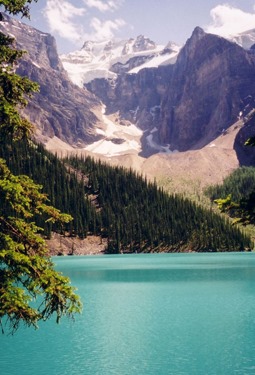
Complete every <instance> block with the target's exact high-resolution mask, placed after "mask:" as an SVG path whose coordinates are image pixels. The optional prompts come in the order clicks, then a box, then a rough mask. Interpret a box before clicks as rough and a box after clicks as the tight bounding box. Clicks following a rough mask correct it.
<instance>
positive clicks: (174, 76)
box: [86, 28, 255, 151]
mask: <svg viewBox="0 0 255 375" xmlns="http://www.w3.org/2000/svg"><path fill="white" fill-rule="evenodd" d="M86 87H87V88H88V89H89V90H90V91H91V92H93V93H95V94H96V95H98V96H99V97H100V99H101V100H102V101H103V102H104V103H105V104H106V105H107V109H108V111H109V112H111V111H117V110H118V111H119V113H120V115H121V116H123V117H124V118H127V119H128V120H130V121H132V122H134V123H136V124H138V125H139V127H140V128H142V129H143V130H147V131H152V129H154V130H153V137H154V141H155V142H157V143H159V144H161V145H166V144H168V145H170V149H171V150H175V149H177V150H179V151H185V150H188V149H196V148H201V147H203V146H204V145H206V144H208V143H209V142H210V141H212V140H213V139H214V138H216V137H217V136H218V135H220V134H221V133H224V132H225V130H226V129H227V128H228V127H229V126H230V125H231V124H233V123H234V122H235V121H236V120H237V118H238V116H239V115H240V113H242V111H243V110H244V108H245V104H244V103H245V100H246V98H247V97H252V98H255V56H254V53H253V52H252V50H251V51H246V50H244V49H243V48H242V47H240V46H239V45H237V44H236V43H233V42H230V41H228V40H226V39H224V38H221V37H218V36H216V35H212V34H206V33H205V32H204V31H203V30H202V29H201V28H196V29H195V30H194V32H193V34H192V36H191V38H190V39H189V40H188V41H187V42H186V44H185V46H184V47H183V48H182V50H181V51H180V53H179V55H178V57H177V61H176V63H175V64H172V65H166V66H161V67H158V68H153V69H143V70H141V71H139V72H138V73H137V74H120V75H119V76H118V78H117V79H115V80H104V79H101V80H94V81H91V82H90V83H88V84H87V85H86ZM145 137H146V135H145Z"/></svg>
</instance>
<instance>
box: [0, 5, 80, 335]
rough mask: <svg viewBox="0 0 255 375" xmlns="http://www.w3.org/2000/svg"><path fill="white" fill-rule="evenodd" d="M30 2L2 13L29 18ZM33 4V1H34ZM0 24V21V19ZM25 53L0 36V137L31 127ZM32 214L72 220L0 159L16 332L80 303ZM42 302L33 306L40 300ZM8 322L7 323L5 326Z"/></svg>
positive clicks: (0, 307)
mask: <svg viewBox="0 0 255 375" xmlns="http://www.w3.org/2000/svg"><path fill="white" fill-rule="evenodd" d="M32 1H33V0H26V1H25V0H11V1H9V0H0V10H1V8H2V9H3V10H4V11H7V12H9V13H10V14H20V15H22V16H24V17H29V4H31V3H32ZM35 1H36V0H35ZM0 22H1V21H0ZM23 53H24V52H23V51H18V50H16V49H15V41H14V39H13V38H11V37H9V36H7V35H5V34H3V33H0V138H1V144H3V143H4V142H9V141H10V139H12V140H13V139H14V140H20V139H21V138H24V137H25V138H26V137H28V136H29V135H30V134H31V132H32V125H31V124H30V123H29V121H28V120H27V119H26V118H24V117H22V116H21V115H20V109H21V108H22V107H24V106H26V104H27V100H28V98H29V96H31V94H32V93H33V92H34V91H36V90H38V86H37V85H36V84H35V83H33V82H31V81H30V80H29V79H28V78H26V77H20V76H19V75H17V74H16V73H15V65H16V63H17V61H18V59H19V58H20V57H21V56H22V54H23ZM36 215H45V216H47V221H48V222H49V223H54V222H56V221H60V222H62V223H65V222H68V221H70V219H71V217H70V215H65V214H61V213H60V211H59V210H57V209H56V208H54V207H52V206H50V205H49V204H48V200H47V196H46V195H45V194H43V193H42V192H41V186H39V185H37V184H35V183H34V182H33V181H32V180H31V179H30V178H29V177H28V176H25V175H20V176H15V175H14V174H13V173H11V171H10V170H9V168H8V167H7V165H6V163H5V161H4V160H3V159H0V325H1V327H2V331H3V330H4V329H5V327H7V329H10V331H11V332H14V331H15V330H16V329H17V328H18V327H19V324H20V323H21V322H24V323H25V324H26V325H27V326H34V327H36V326H37V322H38V321H39V320H45V319H48V318H49V317H51V316H52V315H55V314H56V319H57V321H59V319H60V318H61V316H63V315H68V316H73V314H74V313H76V312H79V311H80V310H81V303H80V300H79V298H78V296H77V295H76V294H75V292H74V288H73V287H71V286H70V280H69V279H68V278H66V277H64V276H63V275H62V274H60V273H59V272H57V271H56V270H55V269H54V266H53V263H52V262H51V260H50V258H49V256H48V255H47V254H48V250H47V247H46V245H45V242H44V241H43V239H42V238H41V236H40V235H39V230H40V228H39V227H38V226H37V225H36V224H35V222H34V221H35V216H36ZM38 297H40V304H38V303H36V302H34V301H35V300H37V301H38ZM8 324H9V325H8Z"/></svg>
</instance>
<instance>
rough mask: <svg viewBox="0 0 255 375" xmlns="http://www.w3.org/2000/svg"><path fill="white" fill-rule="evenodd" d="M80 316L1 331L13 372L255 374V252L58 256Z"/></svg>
mask: <svg viewBox="0 0 255 375" xmlns="http://www.w3.org/2000/svg"><path fill="white" fill-rule="evenodd" d="M54 261H55V262H56V265H57V268H58V269H59V270H61V271H63V273H64V274H67V275H69V276H70V277H71V279H72V283H73V284H74V285H75V286H77V287H78V293H79V294H80V296H81V298H82V301H83V304H84V311H83V313H82V315H80V316H77V317H76V320H75V322H74V323H73V322H71V321H68V320H62V321H61V324H60V325H56V324H55V323H54V321H50V322H47V323H44V324H41V325H40V329H39V330H37V331H34V330H33V329H31V328H30V329H20V330H19V331H18V332H17V334H15V335H14V336H13V337H12V336H0V346H1V349H2V350H1V356H0V368H1V373H2V374H5V375H83V374H86V375H167V374H171V375H172V374H173V375H181V374H185V375H200V374H201V375H213V374H215V375H221V374H222V375H234V374H241V375H245V374H254V373H255V254H253V253H243V254H241V253H222V254H148V255H117V256H95V257H63V258H54Z"/></svg>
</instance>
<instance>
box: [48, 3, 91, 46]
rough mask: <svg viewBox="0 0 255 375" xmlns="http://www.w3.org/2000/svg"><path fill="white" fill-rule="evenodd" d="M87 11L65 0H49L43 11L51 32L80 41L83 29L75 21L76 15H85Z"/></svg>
mask: <svg viewBox="0 0 255 375" xmlns="http://www.w3.org/2000/svg"><path fill="white" fill-rule="evenodd" d="M85 13H86V9H85V8H77V7H75V6H73V5H72V4H71V3H70V2H68V1H65V0H47V3H46V7H45V9H44V11H43V14H44V17H45V18H46V20H47V22H48V24H49V27H50V32H52V33H57V34H58V35H59V36H61V37H63V38H65V39H68V40H71V41H78V40H80V39H81V34H82V30H81V27H80V26H78V25H77V24H76V23H75V22H74V21H73V19H74V17H77V16H83V15H84V14H85Z"/></svg>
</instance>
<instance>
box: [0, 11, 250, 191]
mask: <svg viewBox="0 0 255 375" xmlns="http://www.w3.org/2000/svg"><path fill="white" fill-rule="evenodd" d="M3 17H4V22H1V23H0V30H1V31H3V32H8V33H9V34H11V35H13V36H15V38H16V40H17V45H18V46H19V47H20V48H22V49H25V50H27V51H28V53H27V55H26V56H25V58H24V59H22V61H21V62H20V63H19V66H18V69H17V72H18V73H19V74H21V75H27V76H28V77H29V78H31V79H32V80H35V81H37V82H39V84H40V87H41V90H40V93H38V94H35V96H34V98H33V99H32V100H31V101H30V103H29V105H28V107H27V108H26V109H25V114H26V115H27V116H28V117H29V119H30V120H31V121H32V122H33V123H34V124H35V126H36V139H37V140H38V141H40V142H42V143H43V144H45V146H46V148H47V149H48V150H51V151H52V152H56V153H58V154H59V155H62V156H63V155H66V154H77V155H82V154H87V155H93V156H94V157H95V158H97V159H101V160H104V161H107V162H108V163H110V164H111V165H122V166H125V167H127V168H130V167H132V168H134V169H135V170H137V171H138V172H139V173H142V174H144V175H146V176H147V177H148V178H150V179H154V178H156V179H157V181H158V182H159V184H162V185H164V186H166V188H167V189H169V190H170V191H172V192H176V191H177V192H182V193H183V192H184V191H191V194H193V190H194V189H195V190H196V189H198V190H199V192H200V191H201V190H202V189H203V188H204V186H207V185H208V184H214V183H219V182H221V181H222V179H223V178H224V177H225V176H227V175H228V174H229V173H230V172H231V171H233V170H234V169H236V168H237V167H238V166H239V165H242V164H245V165H251V164H253V160H254V152H253V150H251V149H248V148H247V147H246V148H245V147H243V143H244V141H245V137H247V136H251V135H253V130H254V132H255V126H254V124H253V120H252V117H253V108H254V98H255V85H254V82H253V80H254V77H255V55H254V53H253V50H252V48H251V47H252V45H253V42H254V38H253V36H254V33H253V32H251V31H250V32H249V33H248V34H243V35H241V36H240V35H239V36H238V37H237V36H236V38H234V37H233V39H234V40H235V42H238V43H239V44H241V45H239V44H237V43H235V42H232V41H229V40H226V39H224V38H221V37H218V36H216V35H211V34H206V33H205V32H204V31H203V30H202V29H200V28H196V29H195V30H194V32H193V34H192V35H191V37H190V39H188V41H187V42H186V44H185V45H184V46H183V47H181V48H180V47H179V46H177V45H176V44H175V43H172V42H171V43H169V44H168V45H167V46H156V44H155V43H154V42H152V41H151V40H150V39H149V38H146V37H144V36H139V37H137V38H136V39H130V40H128V41H122V42H113V41H107V42H104V43H101V44H100V43H95V42H85V43H84V46H83V47H82V49H81V50H80V51H76V52H73V53H70V54H68V55H65V56H60V57H59V56H58V54H57V49H56V44H55V41H54V39H53V38H52V37H51V36H50V35H48V34H44V33H41V32H40V31H38V30H35V29H33V28H31V27H29V26H27V25H24V24H22V23H21V22H19V21H16V20H14V19H12V18H10V17H8V16H6V15H4V16H3ZM242 43H243V45H244V47H245V48H246V49H244V48H243V47H242ZM77 84H78V85H77Z"/></svg>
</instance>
